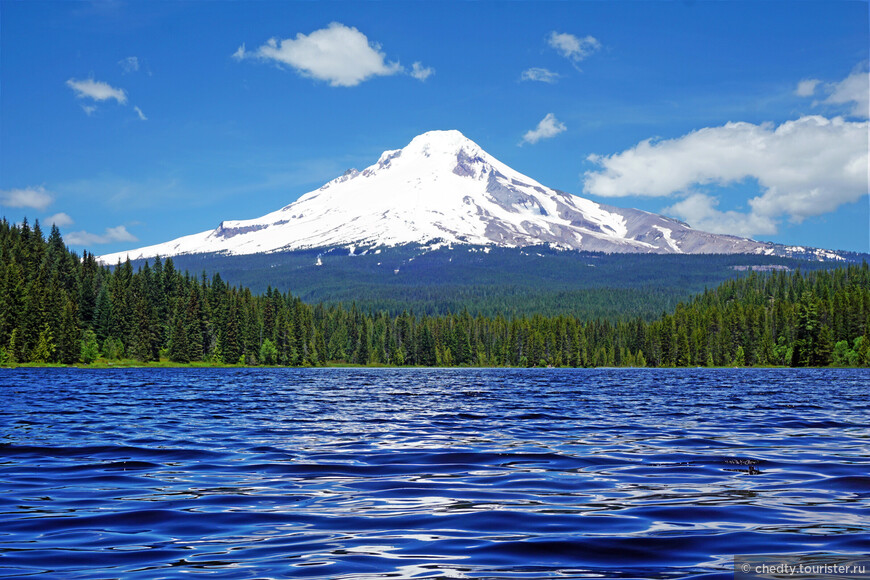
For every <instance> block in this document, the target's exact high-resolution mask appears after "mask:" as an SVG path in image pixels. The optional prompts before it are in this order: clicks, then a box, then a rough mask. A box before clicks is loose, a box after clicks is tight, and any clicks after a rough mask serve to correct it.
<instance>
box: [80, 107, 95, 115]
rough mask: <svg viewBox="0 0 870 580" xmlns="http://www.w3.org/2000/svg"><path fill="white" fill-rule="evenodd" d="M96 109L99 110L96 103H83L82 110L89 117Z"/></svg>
mask: <svg viewBox="0 0 870 580" xmlns="http://www.w3.org/2000/svg"><path fill="white" fill-rule="evenodd" d="M96 110H97V107H96V105H82V111H84V112H85V115H87V116H88V117H90V116H91V115H93V114H94V111H96Z"/></svg>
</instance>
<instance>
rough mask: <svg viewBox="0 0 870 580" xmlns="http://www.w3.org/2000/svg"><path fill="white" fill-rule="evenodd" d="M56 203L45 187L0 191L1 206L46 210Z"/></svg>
mask: <svg viewBox="0 0 870 580" xmlns="http://www.w3.org/2000/svg"><path fill="white" fill-rule="evenodd" d="M53 201H54V197H53V196H52V195H51V194H50V193H49V192H47V191H45V188H43V187H27V188H25V189H9V190H6V191H0V206H4V205H5V206H6V207H22V208H25V207H26V208H32V209H38V210H44V209H45V208H47V207H48V206H50V205H51V203H52V202H53Z"/></svg>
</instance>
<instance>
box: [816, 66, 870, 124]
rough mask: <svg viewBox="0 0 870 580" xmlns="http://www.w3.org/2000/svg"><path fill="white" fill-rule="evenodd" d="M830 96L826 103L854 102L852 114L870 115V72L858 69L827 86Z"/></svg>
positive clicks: (857, 115) (864, 116) (865, 117)
mask: <svg viewBox="0 0 870 580" xmlns="http://www.w3.org/2000/svg"><path fill="white" fill-rule="evenodd" d="M827 89H828V91H829V92H830V96H829V97H828V98H827V99H825V103H827V104H833V105H843V104H845V105H848V104H850V103H851V104H852V111H851V115H852V116H853V117H858V118H860V119H867V118H868V117H870V74H868V72H867V71H866V70H863V71H862V70H856V71H854V72H853V73H852V74H850V75H849V76H848V77H846V78H845V79H843V80H842V81H840V82H838V83H831V84H830V85H828V86H827Z"/></svg>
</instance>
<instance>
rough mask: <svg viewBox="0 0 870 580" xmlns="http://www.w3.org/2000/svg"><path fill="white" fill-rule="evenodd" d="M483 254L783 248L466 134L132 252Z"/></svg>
mask: <svg viewBox="0 0 870 580" xmlns="http://www.w3.org/2000/svg"><path fill="white" fill-rule="evenodd" d="M433 243H434V244H442V243H443V244H475V245H493V244H495V245H499V246H514V247H516V246H527V245H537V244H543V243H549V244H552V245H554V246H557V247H561V248H565V249H575V250H588V251H602V252H645V253H651V252H655V253H693V254H694V253H773V251H774V245H773V244H768V243H760V242H755V241H752V240H748V239H745V238H737V237H733V236H722V235H715V234H709V233H705V232H700V231H698V230H694V229H692V228H690V227H689V226H688V225H686V224H684V223H682V222H680V221H677V220H673V219H670V218H666V217H663V216H659V215H656V214H652V213H648V212H644V211H640V210H634V209H620V208H616V207H611V206H607V205H602V204H598V203H595V202H593V201H591V200H588V199H585V198H582V197H578V196H575V195H571V194H568V193H564V192H561V191H557V190H554V189H550V188H548V187H546V186H544V185H541V184H540V183H538V182H537V181H535V180H534V179H532V178H530V177H527V176H525V175H523V174H521V173H519V172H517V171H515V170H513V169H511V168H510V167H508V166H507V165H505V164H504V163H501V162H500V161H498V160H497V159H495V158H494V157H492V156H491V155H489V154H488V153H487V152H486V151H484V150H483V149H481V147H480V146H479V145H477V144H476V143H474V142H473V141H471V140H470V139H468V138H466V137H465V136H464V135H462V133H460V132H459V131H430V132H428V133H424V134H422V135H419V136H417V137H415V138H414V139H413V140H412V141H411V142H410V143H409V144H408V145H407V146H406V147H405V148H404V149H396V150H394V151H385V152H384V153H383V154H382V155H381V157H380V159H378V161H377V163H375V164H374V165H371V166H369V167H367V168H366V169H364V170H363V171H357V170H355V169H350V170H348V171H346V172H345V173H344V175H342V176H340V177H338V178H336V179H333V180H332V181H330V182H329V183H327V184H325V185H324V186H323V187H321V188H320V189H318V190H316V191H312V192H310V193H307V194H305V195H303V196H302V197H300V198H299V199H298V200H297V201H295V202H293V203H291V204H290V205H287V206H285V207H283V208H281V209H279V210H278V211H275V212H272V213H269V214H266V215H264V216H262V217H260V218H256V219H250V220H233V221H224V222H221V224H220V225H219V226H218V227H217V228H215V229H214V230H209V231H205V232H201V233H198V234H193V235H189V236H185V237H182V238H178V239H176V240H172V241H169V242H165V243H162V244H157V245H154V246H148V247H144V248H139V249H135V250H129V251H125V252H118V253H114V254H108V255H105V256H101V257H100V259H101V260H102V261H103V262H105V263H109V264H114V263H116V262H117V261H118V260H119V259H120V260H124V259H126V258H127V257H129V258H130V259H131V260H135V259H139V258H150V257H154V256H158V255H160V256H175V255H179V254H199V253H211V252H224V253H228V254H254V253H260V252H272V251H278V250H282V251H283V250H298V249H306V248H319V247H334V246H351V245H352V246H384V245H385V246H395V245H401V244H433Z"/></svg>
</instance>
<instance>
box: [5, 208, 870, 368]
mask: <svg viewBox="0 0 870 580" xmlns="http://www.w3.org/2000/svg"><path fill="white" fill-rule="evenodd" d="M868 332H870V269H868V265H867V263H866V262H864V263H863V264H861V265H855V264H852V265H848V266H843V267H839V268H836V269H831V270H813V271H809V272H803V271H801V270H796V271H793V272H786V271H776V272H770V273H763V274H759V273H752V274H750V275H748V276H746V277H743V278H740V279H735V280H729V281H726V282H724V283H722V284H721V285H719V286H718V287H716V288H715V289H712V290H707V291H704V292H703V293H700V294H698V295H696V296H695V297H693V298H691V299H689V300H687V301H684V302H681V303H679V304H678V305H677V306H676V307H675V308H674V309H673V311H672V312H670V313H663V314H662V315H661V316H659V317H656V318H654V319H652V320H650V319H648V318H645V317H640V316H626V317H624V318H619V319H616V320H612V319H610V318H590V317H588V316H586V315H585V314H584V313H580V312H578V313H576V314H560V315H553V316H544V315H542V314H531V315H526V314H521V315H515V316H505V315H504V314H495V315H493V314H487V315H483V314H479V313H477V312H474V313H472V312H470V311H469V310H468V308H463V309H462V310H457V311H454V312H450V313H442V314H426V313H415V312H413V311H408V310H404V311H402V312H398V313H397V312H392V313H391V312H388V311H386V310H381V311H376V310H372V309H363V308H360V307H358V306H356V305H355V304H351V305H349V306H347V305H343V304H328V305H327V304H324V303H318V304H314V305H312V304H309V303H306V302H304V301H303V300H302V299H300V298H299V297H297V296H293V295H292V294H291V293H290V292H281V291H278V290H276V289H274V288H267V289H266V290H265V291H264V292H261V293H258V294H254V293H252V292H251V291H250V290H249V289H247V288H244V287H242V286H240V285H239V286H233V285H230V284H227V283H226V282H224V281H223V280H222V279H221V276H220V274H218V273H215V274H213V275H212V276H211V277H208V276H206V275H205V274H204V273H203V274H202V275H199V276H197V275H191V274H189V273H187V272H186V271H185V272H181V271H180V270H179V269H177V268H176V267H175V265H174V263H173V261H172V259H170V258H167V259H165V260H161V259H156V260H154V262H153V263H149V262H145V263H143V264H141V266H139V267H138V268H136V269H135V270H134V267H133V265H132V264H131V263H130V262H129V261H127V262H126V263H123V264H122V263H119V264H117V265H116V266H115V267H113V268H109V267H107V266H104V265H101V264H100V263H99V262H98V261H97V260H96V258H95V256H94V255H93V254H90V253H88V252H84V253H83V255H82V256H79V255H77V254H76V253H73V252H71V251H69V250H68V248H67V247H66V246H65V244H64V242H63V238H62V236H61V234H60V232H59V230H58V229H57V228H56V227H54V226H53V227H52V229H51V232H50V233H49V235H48V236H47V237H46V236H45V235H44V234H43V232H42V230H41V228H40V226H39V223H38V222H35V223H34V225H33V226H30V225H29V224H28V223H27V221H26V220H25V221H24V222H23V223H22V224H21V225H16V224H9V223H8V222H7V221H6V220H0V364H4V365H10V364H25V363H35V364H51V363H57V364H92V363H95V362H101V363H104V364H106V363H108V364H111V363H112V361H121V360H131V359H132V360H135V361H139V362H142V363H148V362H152V361H162V360H169V361H172V362H174V363H191V362H197V361H203V363H210V364H244V365H288V366H322V365H327V364H361V365H398V366H402V365H416V366H436V365H439V366H440V365H443V366H472V365H476V366H523V367H525V366H556V367H559V366H573V367H581V366H582V367H585V366H651V367H670V366H751V365H785V366H831V365H833V366H868V365H870V337H868Z"/></svg>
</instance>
